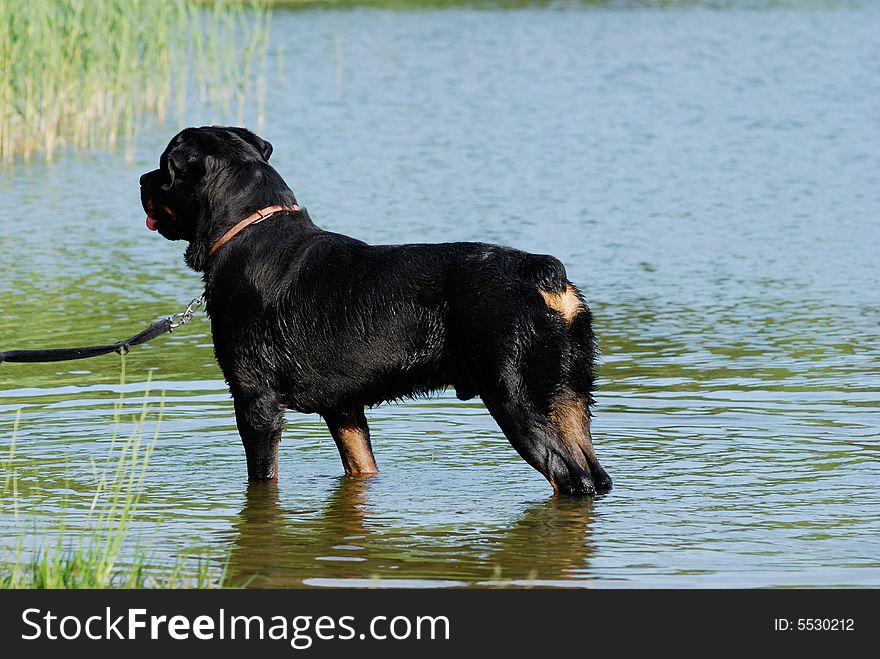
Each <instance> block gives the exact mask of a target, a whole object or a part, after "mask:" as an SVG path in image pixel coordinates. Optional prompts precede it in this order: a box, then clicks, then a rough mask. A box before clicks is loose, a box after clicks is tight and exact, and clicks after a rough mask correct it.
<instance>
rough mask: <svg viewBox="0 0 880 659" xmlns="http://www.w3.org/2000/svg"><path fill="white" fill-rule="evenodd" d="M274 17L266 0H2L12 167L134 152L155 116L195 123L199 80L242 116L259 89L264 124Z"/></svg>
mask: <svg viewBox="0 0 880 659" xmlns="http://www.w3.org/2000/svg"><path fill="white" fill-rule="evenodd" d="M269 21H270V14H269V11H268V9H267V5H266V2H265V1H264V0H250V2H233V1H231V0H215V1H214V2H211V3H210V4H209V5H206V6H205V5H202V4H200V3H197V2H194V1H193V0H27V2H21V1H20V0H0V166H2V165H5V166H8V165H10V164H11V163H12V162H13V161H14V160H15V158H17V157H21V158H23V159H24V160H28V159H30V158H32V157H33V156H34V154H37V153H42V154H44V155H45V157H46V158H47V159H48V160H51V159H52V158H53V156H54V154H55V153H56V151H57V150H58V149H59V148H61V147H65V146H74V147H79V148H86V149H96V148H111V149H112V148H114V147H116V145H117V143H118V142H119V141H120V140H122V141H124V143H125V144H126V146H127V147H128V148H129V152H130V148H131V145H132V140H133V137H134V134H135V130H136V128H137V127H138V126H139V125H140V124H141V123H142V121H143V119H144V117H145V116H147V115H154V116H156V117H157V118H158V119H159V120H163V119H164V118H165V116H166V114H167V113H168V111H169V105H172V106H173V107H172V108H171V109H172V111H176V113H177V119H178V124H180V123H182V122H183V113H184V111H185V108H186V100H187V96H188V89H189V88H191V87H194V88H197V89H198V91H199V100H200V102H203V103H208V104H210V105H212V106H213V107H214V108H215V111H217V112H219V113H220V115H221V117H222V118H225V119H227V120H230V121H232V120H236V121H237V123H243V112H244V107H245V101H246V99H256V101H257V105H258V106H259V107H258V109H257V115H258V116H257V123H258V124H260V123H261V122H262V116H263V109H262V103H263V96H264V94H263V93H262V89H263V87H264V85H265V83H264V75H263V62H264V60H265V55H266V50H267V48H268V42H269ZM258 128H259V125H258Z"/></svg>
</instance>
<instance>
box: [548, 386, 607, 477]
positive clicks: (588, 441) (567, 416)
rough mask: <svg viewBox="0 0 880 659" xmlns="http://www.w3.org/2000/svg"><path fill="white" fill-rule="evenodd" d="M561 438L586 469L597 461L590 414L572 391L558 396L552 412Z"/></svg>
mask: <svg viewBox="0 0 880 659" xmlns="http://www.w3.org/2000/svg"><path fill="white" fill-rule="evenodd" d="M550 419H551V420H552V421H553V425H554V426H555V427H556V431H557V433H558V434H559V438H560V439H561V440H562V443H563V444H564V445H565V447H566V448H567V449H568V450H569V453H570V454H571V456H572V457H573V458H574V459H575V461H576V462H577V463H578V464H579V465H580V466H581V467H583V468H584V469H589V463H590V462H596V454H595V452H594V451H593V441H592V437H591V436H590V415H589V413H588V412H587V408H586V406H585V405H584V403H583V402H582V401H581V400H580V399H579V398H578V397H577V396H574V395H573V394H571V393H566V394H563V395H561V396H559V397H557V399H556V401H554V403H553V407H552V410H551V412H550Z"/></svg>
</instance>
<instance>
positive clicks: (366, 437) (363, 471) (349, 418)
mask: <svg viewBox="0 0 880 659" xmlns="http://www.w3.org/2000/svg"><path fill="white" fill-rule="evenodd" d="M324 421H326V422H327V427H328V428H329V429H330V434H331V435H333V441H335V442H336V448H338V449H339V457H340V458H342V466H343V468H344V469H345V473H346V474H348V475H349V476H369V475H371V474H378V473H379V469H378V468H377V467H376V459H375V458H374V457H373V447H372V445H371V444H370V427H369V426H368V425H367V417H366V416H364V410H363V409H361V408H358V409H354V410H351V411H349V412H332V413H329V414H325V415H324Z"/></svg>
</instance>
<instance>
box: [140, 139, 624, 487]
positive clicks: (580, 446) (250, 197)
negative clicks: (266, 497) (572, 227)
mask: <svg viewBox="0 0 880 659" xmlns="http://www.w3.org/2000/svg"><path fill="white" fill-rule="evenodd" d="M271 153H272V146H271V145H270V144H269V143H268V142H266V141H265V140H263V139H260V138H259V137H257V136H256V135H254V134H253V133H251V132H249V131H247V130H245V129H243V128H222V127H203V128H187V129H185V130H183V131H182V132H180V133H179V134H178V135H176V136H175V137H174V139H172V140H171V142H170V144H169V145H168V148H166V149H165V151H164V153H163V154H162V156H161V158H160V159H159V169H157V170H154V171H152V172H149V173H147V174H144V175H143V176H142V177H141V180H140V183H141V199H142V202H143V206H144V209H145V210H146V212H147V226H148V227H149V228H150V229H153V230H158V231H159V233H160V234H162V235H163V236H164V237H165V238H168V239H169V240H185V241H187V242H188V243H189V246H188V247H187V249H186V255H185V260H186V263H187V265H189V266H190V267H191V268H193V269H194V270H196V271H197V272H202V273H204V282H205V295H206V298H207V311H208V314H209V316H210V317H211V328H212V332H213V338H214V350H215V354H216V356H217V361H218V363H219V364H220V368H221V369H222V370H223V374H224V375H225V377H226V381H227V382H228V384H229V389H230V391H231V392H232V397H233V399H234V402H235V416H236V421H237V423H238V430H239V432H240V434H241V440H242V442H243V444H244V449H245V453H246V455H247V464H248V476H249V478H250V479H251V480H264V479H274V478H277V464H278V443H279V441H280V438H281V429H282V425H283V415H284V410H285V408H287V407H291V408H293V409H296V410H298V411H300V412H317V413H318V414H320V415H321V416H322V417H324V419H325V421H326V422H327V426H328V427H329V429H330V433H331V435H332V436H333V439H334V440H335V441H336V445H337V447H338V448H339V453H340V455H341V457H342V464H343V466H344V467H345V471H346V473H348V474H372V473H376V471H377V470H376V463H375V461H374V459H373V452H372V448H371V446H370V434H369V429H368V427H367V421H366V418H365V417H364V407H365V406H372V405H377V404H379V403H381V402H383V401H390V400H395V399H400V398H405V397H409V396H415V395H418V394H424V393H428V392H431V391H438V390H442V389H443V388H445V387H447V386H453V387H455V392H456V394H457V395H458V397H459V398H461V399H462V400H467V399H469V398H473V397H474V396H480V397H481V398H482V400H483V402H484V403H485V405H486V407H487V408H488V409H489V412H490V413H491V414H492V416H493V417H494V418H495V420H496V421H497V422H498V425H499V426H500V427H501V429H502V430H503V431H504V434H505V435H506V436H507V439H508V440H510V443H511V444H512V445H513V446H514V448H515V449H516V450H517V451H518V452H519V454H520V455H521V456H522V457H523V458H524V459H525V460H526V461H527V462H528V463H529V464H530V465H532V466H533V467H534V468H535V469H537V470H538V471H539V472H541V473H542V474H543V475H544V476H545V477H546V478H547V480H549V481H550V483H551V484H552V485H553V488H554V489H555V490H557V491H559V492H563V493H566V494H595V493H596V492H602V491H606V490H608V489H610V488H611V479H610V478H609V477H608V474H606V473H605V470H604V469H602V467H601V466H600V465H599V461H598V460H597V459H596V455H595V453H594V452H593V445H592V439H591V437H590V413H589V406H590V404H591V403H592V402H593V401H592V396H591V392H592V390H593V380H594V370H595V365H594V364H595V352H596V349H595V339H594V336H593V331H592V328H591V324H590V323H591V316H590V310H589V309H588V308H587V305H586V304H585V303H584V300H583V297H582V296H581V294H580V292H579V291H578V289H577V288H575V286H574V285H573V284H572V283H571V282H570V281H568V279H567V278H566V273H565V268H564V266H563V265H562V264H561V263H560V262H559V261H558V260H557V259H555V258H553V257H552V256H540V255H534V254H527V253H525V252H520V251H518V250H515V249H510V248H507V247H499V246H496V245H487V244H483V243H444V244H437V245H376V246H372V245H367V244H365V243H363V242H361V241H360V240H355V239H354V238H348V237H347V236H343V235H340V234H337V233H331V232H329V231H324V230H322V229H320V228H318V227H317V226H315V225H314V224H313V223H312V221H311V219H310V218H309V215H308V213H307V212H306V211H305V209H303V208H300V207H299V206H298V205H297V203H296V198H295V197H294V195H293V192H292V191H291V190H290V188H289V187H288V186H287V185H286V184H285V182H284V180H283V179H282V178H281V176H279V175H278V173H277V172H276V171H275V169H274V168H272V167H271V166H270V165H269V164H268V162H267V161H268V159H269V156H270V154H271ZM258 222H259V223H258Z"/></svg>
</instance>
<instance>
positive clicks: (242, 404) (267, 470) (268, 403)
mask: <svg viewBox="0 0 880 659" xmlns="http://www.w3.org/2000/svg"><path fill="white" fill-rule="evenodd" d="M233 399H234V401H235V421H236V423H237V425H238V433H239V434H240V435H241V443H242V444H244V452H245V455H246V456H247V466H248V480H251V481H265V480H277V479H278V444H279V443H280V441H281V429H282V428H283V426H284V405H283V404H282V403H281V400H280V398H279V397H278V396H277V395H276V394H275V393H274V392H263V393H261V394H259V395H256V396H248V395H245V394H241V393H236V392H233Z"/></svg>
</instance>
